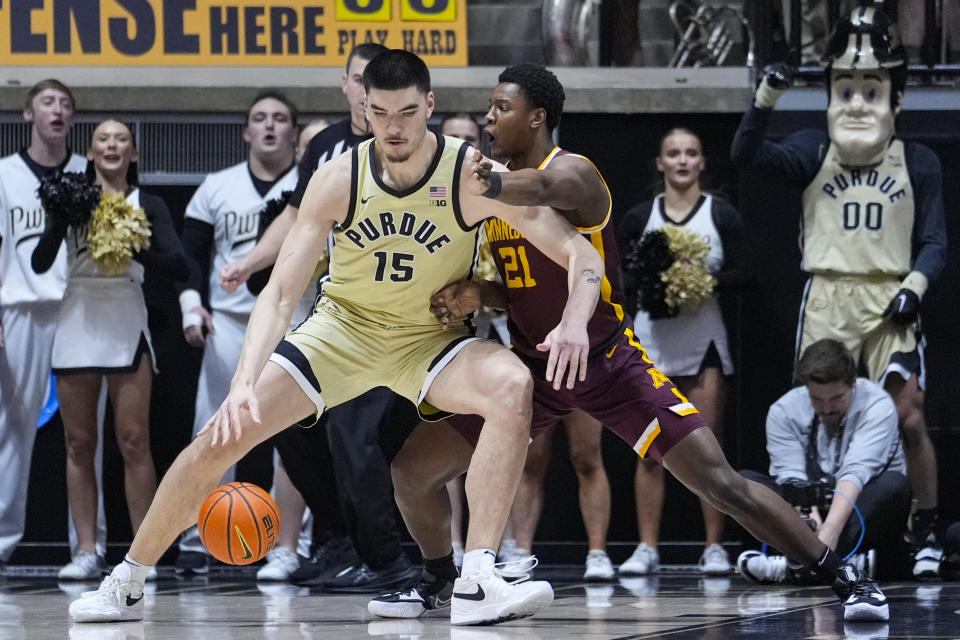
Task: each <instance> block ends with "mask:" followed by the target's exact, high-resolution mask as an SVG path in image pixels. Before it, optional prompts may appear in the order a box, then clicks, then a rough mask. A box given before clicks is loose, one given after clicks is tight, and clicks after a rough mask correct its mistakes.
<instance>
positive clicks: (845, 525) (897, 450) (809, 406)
mask: <svg viewBox="0 0 960 640" xmlns="http://www.w3.org/2000/svg"><path fill="white" fill-rule="evenodd" d="M797 378H798V380H799V381H800V383H801V386H799V387H796V388H794V389H792V390H791V391H789V392H787V393H786V394H785V395H784V396H782V397H781V398H780V399H779V400H777V401H776V402H775V403H774V404H773V405H772V406H771V407H770V411H769V412H768V414H767V452H768V453H769V455H770V474H769V475H767V474H764V473H760V472H757V471H742V472H741V474H742V475H744V476H745V477H747V478H749V479H751V480H754V481H756V482H759V483H761V484H764V485H766V486H768V487H770V488H771V489H773V490H774V491H776V492H778V493H779V494H780V495H781V496H783V498H784V499H785V500H787V501H788V502H790V503H791V504H793V505H794V506H795V507H797V509H798V510H799V511H800V512H801V513H802V514H804V515H805V516H807V517H808V523H809V524H810V526H811V527H812V528H813V529H814V530H815V531H816V532H817V536H818V537H819V538H820V540H821V541H822V542H823V543H824V544H826V545H828V546H829V547H831V548H832V549H834V550H835V551H836V552H837V553H838V554H839V555H840V556H841V557H842V558H846V556H847V555H849V554H856V555H854V556H853V559H851V561H854V559H856V561H854V563H855V564H859V565H860V568H861V569H863V570H864V571H865V572H866V573H868V574H869V575H870V576H871V577H873V575H874V574H875V572H876V568H877V567H878V566H879V567H880V568H881V571H882V573H883V574H885V575H887V576H890V575H891V573H894V574H895V573H896V572H898V571H899V569H900V568H901V567H904V566H906V564H905V562H906V547H905V546H904V541H903V532H904V528H905V526H906V522H907V516H908V515H909V513H910V501H911V493H910V483H909V482H908V480H907V477H906V473H907V467H906V463H905V459H904V454H903V444H902V442H901V439H900V432H899V429H898V427H897V410H896V407H895V406H894V403H893V400H892V399H891V398H890V396H889V394H887V392H886V391H884V390H883V387H881V386H880V385H878V384H875V383H873V382H871V381H870V380H867V379H865V378H858V377H857V367H856V363H855V362H854V359H853V357H852V356H851V354H850V352H849V351H848V350H847V348H846V347H844V346H843V344H842V343H840V342H838V341H836V340H830V339H824V340H819V341H817V342H815V343H813V344H811V345H810V346H809V347H807V349H806V350H804V352H803V354H802V355H801V356H800V360H799V362H798V364H797ZM854 505H856V506H854ZM773 553H776V552H771V555H767V554H765V553H761V552H759V551H745V552H744V553H743V554H741V556H740V558H739V559H738V561H737V568H738V570H739V571H740V573H741V575H743V576H744V577H745V578H747V579H748V580H751V581H755V582H783V581H788V582H797V581H805V578H806V576H804V575H802V573H801V571H800V569H799V567H800V565H799V564H794V563H792V562H790V560H789V558H784V557H783V556H776V555H772V554H773Z"/></svg>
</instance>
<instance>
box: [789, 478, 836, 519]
mask: <svg viewBox="0 0 960 640" xmlns="http://www.w3.org/2000/svg"><path fill="white" fill-rule="evenodd" d="M780 489H781V490H782V491H783V499H784V500H786V501H787V502H789V503H790V504H792V505H793V506H795V507H800V511H802V512H803V513H810V511H811V510H812V509H813V507H817V509H819V510H821V511H825V510H829V508H830V503H831V502H832V499H833V482H831V481H830V480H829V479H828V478H821V479H819V480H818V481H816V482H808V481H806V480H787V481H786V482H784V483H783V484H782V485H780Z"/></svg>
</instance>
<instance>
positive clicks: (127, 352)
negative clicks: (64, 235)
mask: <svg viewBox="0 0 960 640" xmlns="http://www.w3.org/2000/svg"><path fill="white" fill-rule="evenodd" d="M141 336H142V337H143V340H145V342H146V349H147V352H148V353H149V355H150V363H151V365H152V366H153V369H154V372H156V362H157V359H156V356H155V355H154V353H153V345H152V344H151V342H150V330H149V329H148V328H147V307H146V304H145V303H144V300H143V290H142V289H141V287H140V283H139V282H136V281H134V280H131V279H129V278H71V279H70V280H69V281H68V283H67V290H66V292H65V293H64V295H63V302H62V303H61V304H60V310H59V313H58V315H57V331H56V334H55V336H54V338H53V361H52V365H53V369H54V372H55V373H70V372H71V370H85V369H86V370H105V371H104V372H105V373H109V372H110V371H106V370H111V369H120V370H128V371H129V370H132V368H133V366H134V365H135V364H136V362H135V358H137V357H138V355H139V351H140V348H141V346H140V345H141Z"/></svg>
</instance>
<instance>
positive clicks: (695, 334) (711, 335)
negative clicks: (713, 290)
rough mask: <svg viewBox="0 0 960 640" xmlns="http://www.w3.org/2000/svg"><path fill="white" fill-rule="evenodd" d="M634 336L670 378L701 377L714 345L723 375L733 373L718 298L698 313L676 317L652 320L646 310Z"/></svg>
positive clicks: (637, 316)
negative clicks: (705, 361)
mask: <svg viewBox="0 0 960 640" xmlns="http://www.w3.org/2000/svg"><path fill="white" fill-rule="evenodd" d="M634 334H635V335H636V337H637V340H639V341H640V344H642V345H643V347H644V349H646V350H647V352H648V353H649V355H650V356H651V357H652V358H653V361H654V362H655V363H656V365H657V367H658V368H659V369H660V370H661V371H663V372H664V373H665V374H667V375H668V376H693V375H697V374H699V373H700V365H701V364H702V363H703V359H704V357H705V356H706V355H707V352H708V350H709V349H710V343H711V342H712V343H713V344H714V346H715V347H716V349H717V354H718V355H719V356H720V364H721V368H722V370H723V374H724V375H730V374H731V373H733V361H732V360H731V358H730V347H729V346H728V344H727V329H726V327H724V325H723V316H722V315H721V314H720V303H719V301H718V300H717V298H716V296H712V297H710V298H707V299H706V300H704V302H703V305H702V306H701V307H700V308H699V309H697V310H696V311H695V312H694V313H692V314H683V315H679V316H677V317H675V318H663V319H661V320H650V316H648V315H647V312H646V311H642V310H638V311H637V315H636V319H635V322H634Z"/></svg>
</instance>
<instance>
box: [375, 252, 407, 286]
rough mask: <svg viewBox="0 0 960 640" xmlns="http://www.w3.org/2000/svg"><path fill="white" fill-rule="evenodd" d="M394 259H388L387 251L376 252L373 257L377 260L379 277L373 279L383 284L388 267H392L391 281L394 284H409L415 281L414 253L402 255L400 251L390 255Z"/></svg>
mask: <svg viewBox="0 0 960 640" xmlns="http://www.w3.org/2000/svg"><path fill="white" fill-rule="evenodd" d="M390 255H392V256H393V258H392V259H389V260H388V259H387V252H386V251H374V252H373V256H374V257H375V258H376V259H377V275H375V276H374V277H373V279H374V280H375V281H376V282H383V281H384V280H385V279H386V277H387V265H388V264H389V265H390V267H391V273H390V280H391V281H393V282H407V281H408V280H413V265H412V264H408V263H411V262H413V259H414V257H415V256H414V255H413V254H412V253H400V252H399V251H397V252H394V253H392V254H390Z"/></svg>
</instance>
